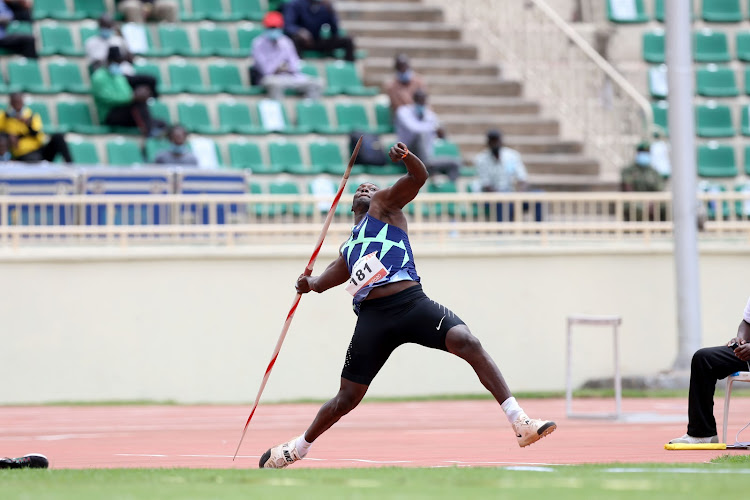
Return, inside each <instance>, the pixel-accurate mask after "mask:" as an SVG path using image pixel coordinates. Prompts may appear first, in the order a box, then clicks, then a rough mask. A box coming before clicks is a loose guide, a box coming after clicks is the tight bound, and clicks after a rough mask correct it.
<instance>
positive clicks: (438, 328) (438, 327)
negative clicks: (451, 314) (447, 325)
mask: <svg viewBox="0 0 750 500" xmlns="http://www.w3.org/2000/svg"><path fill="white" fill-rule="evenodd" d="M444 319H445V314H443V317H442V318H440V323H438V326H437V328H435V330H440V325H442V324H443V320H444Z"/></svg>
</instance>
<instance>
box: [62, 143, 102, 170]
mask: <svg viewBox="0 0 750 500" xmlns="http://www.w3.org/2000/svg"><path fill="white" fill-rule="evenodd" d="M66 142H67V143H68V149H70V156H72V157H73V163H78V164H80V165H99V164H100V163H101V160H99V153H98V152H97V151H96V145H95V144H94V143H93V142H91V141H85V140H83V139H79V138H69V139H67V141H66Z"/></svg>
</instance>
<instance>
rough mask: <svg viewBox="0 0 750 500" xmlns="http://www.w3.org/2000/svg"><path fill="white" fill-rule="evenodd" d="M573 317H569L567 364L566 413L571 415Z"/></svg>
mask: <svg viewBox="0 0 750 500" xmlns="http://www.w3.org/2000/svg"><path fill="white" fill-rule="evenodd" d="M570 323H571V319H570V318H568V332H567V350H568V356H567V363H566V366H565V413H566V415H570V414H571V413H573V374H572V371H573V366H572V365H573V339H572V335H571V331H570Z"/></svg>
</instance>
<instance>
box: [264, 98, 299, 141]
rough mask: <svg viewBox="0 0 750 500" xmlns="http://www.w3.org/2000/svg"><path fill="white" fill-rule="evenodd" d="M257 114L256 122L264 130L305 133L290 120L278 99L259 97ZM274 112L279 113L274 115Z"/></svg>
mask: <svg viewBox="0 0 750 500" xmlns="http://www.w3.org/2000/svg"><path fill="white" fill-rule="evenodd" d="M256 112H257V114H258V123H260V126H261V127H262V128H263V130H265V131H266V132H276V133H279V134H297V133H305V132H304V130H302V131H299V130H298V129H297V128H296V127H294V126H293V125H292V124H291V123H290V122H289V118H288V117H287V114H286V109H285V108H284V105H283V104H282V103H281V102H280V101H274V100H273V99H261V100H260V101H258V102H257V104H256ZM276 112H278V113H279V115H278V116H277V115H276Z"/></svg>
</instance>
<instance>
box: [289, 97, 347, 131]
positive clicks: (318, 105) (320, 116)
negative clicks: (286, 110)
mask: <svg viewBox="0 0 750 500" xmlns="http://www.w3.org/2000/svg"><path fill="white" fill-rule="evenodd" d="M297 129H298V130H299V131H300V132H301V133H311V132H315V133H316V134H341V133H345V132H346V131H345V130H340V129H339V128H337V127H334V126H332V125H331V122H330V120H329V119H328V111H327V110H326V106H325V104H323V103H322V102H320V101H313V100H311V99H303V100H301V101H297Z"/></svg>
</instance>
